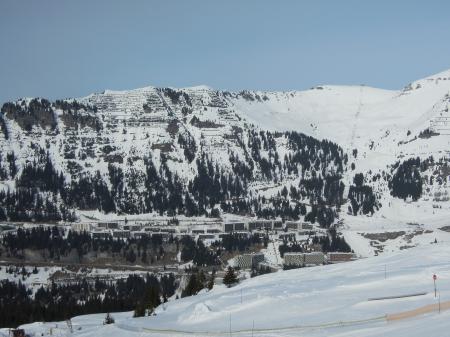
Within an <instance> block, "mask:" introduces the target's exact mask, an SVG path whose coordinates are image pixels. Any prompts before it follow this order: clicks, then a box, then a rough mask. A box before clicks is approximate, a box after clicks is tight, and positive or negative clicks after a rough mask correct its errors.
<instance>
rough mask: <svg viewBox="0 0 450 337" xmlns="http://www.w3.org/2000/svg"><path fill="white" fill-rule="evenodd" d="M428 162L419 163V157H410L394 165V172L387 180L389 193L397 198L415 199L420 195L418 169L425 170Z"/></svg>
mask: <svg viewBox="0 0 450 337" xmlns="http://www.w3.org/2000/svg"><path fill="white" fill-rule="evenodd" d="M427 164H428V162H427V161H426V162H424V163H422V164H421V161H420V158H419V157H417V158H410V159H408V160H405V161H403V162H402V163H400V162H398V163H396V164H395V165H394V169H395V173H394V174H393V176H392V178H391V180H390V181H389V189H390V190H391V194H392V195H393V196H394V197H397V198H402V199H406V198H412V199H413V200H417V199H419V198H420V197H421V196H422V177H421V174H420V171H421V170H423V171H425V170H426V167H427V166H428V165H427Z"/></svg>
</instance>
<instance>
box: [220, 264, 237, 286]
mask: <svg viewBox="0 0 450 337" xmlns="http://www.w3.org/2000/svg"><path fill="white" fill-rule="evenodd" d="M237 282H238V279H237V276H236V273H235V272H234V269H233V268H232V267H228V269H227V272H226V274H225V276H224V277H223V284H225V285H226V286H227V287H228V288H229V287H231V286H232V285H233V284H235V283H237Z"/></svg>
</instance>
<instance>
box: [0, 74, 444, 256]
mask: <svg viewBox="0 0 450 337" xmlns="http://www.w3.org/2000/svg"><path fill="white" fill-rule="evenodd" d="M449 91H450V71H446V72H442V73H439V74H436V75H433V76H430V77H428V78H425V79H422V80H418V81H415V82H413V83H411V84H409V85H407V86H406V87H405V88H404V89H402V90H399V91H388V90H381V89H375V88H370V87H367V86H319V87H315V88H312V89H310V90H306V91H292V92H261V91H242V92H227V91H217V90H214V89H211V88H208V87H205V86H200V87H192V88H183V89H173V88H155V87H145V88H141V89H136V90H127V91H110V90H107V91H105V92H103V93H96V94H91V95H89V96H87V97H83V98H78V99H76V100H75V99H65V100H58V101H55V102H49V101H47V100H45V99H31V98H26V99H21V100H18V101H16V102H12V103H6V104H5V105H4V106H3V108H2V118H1V123H0V126H1V130H2V133H1V134H0V149H1V157H0V159H1V166H0V179H1V180H2V181H1V184H2V187H3V191H4V192H3V193H2V194H1V198H0V199H1V205H2V208H1V210H2V212H1V214H0V218H1V219H9V220H16V221H23V220H27V219H31V220H49V219H56V220H59V219H61V218H67V219H70V218H73V217H74V214H73V213H72V211H73V212H75V216H76V215H79V214H80V212H81V211H93V210H97V213H96V215H97V216H102V214H105V213H107V212H109V213H110V214H111V213H112V214H119V213H122V214H138V213H155V212H159V213H160V214H163V213H165V214H168V215H173V214H185V215H188V216H189V215H202V214H205V212H207V213H210V212H211V211H212V210H213V209H215V208H216V209H219V210H220V212H222V213H239V214H246V215H249V216H265V217H273V216H282V217H285V218H289V217H292V218H298V217H300V218H302V217H304V216H306V217H307V219H310V220H311V219H312V220H318V219H321V220H320V221H322V222H324V225H325V226H328V225H329V224H330V221H331V222H338V221H340V222H341V223H343V225H344V228H346V230H348V231H350V232H352V233H349V234H348V236H349V238H350V239H351V238H354V237H357V238H359V239H361V237H363V236H362V235H360V234H361V233H360V232H361V231H364V232H368V231H388V230H389V228H393V227H394V226H395V225H399V223H400V225H401V226H402V228H403V227H404V226H406V225H407V224H408V223H416V224H417V225H421V224H422V221H423V222H424V225H425V226H431V225H430V223H433V224H434V225H433V226H434V227H433V228H432V229H431V230H432V231H438V228H440V227H442V226H443V225H445V221H444V220H443V219H445V218H446V216H447V214H448V211H447V209H446V206H445V203H443V201H447V200H448V192H449V191H448V187H447V181H448V175H449V173H450V171H449V169H448V164H447V160H448V152H447V151H448V150H447V149H448V145H449V141H450V138H449V134H450V132H449V131H450V115H449V113H448V105H449V101H450V96H449ZM430 156H432V158H430ZM417 157H418V158H419V159H418V161H417V160H416V159H414V160H412V158H417ZM357 173H362V176H361V177H362V179H358V177H356V179H355V175H356V174H357ZM284 187H286V189H285V190H284ZM8 191H9V192H8ZM24 191H27V192H26V193H28V194H27V195H26V196H25V194H23V193H25V192H24ZM20 193H22V194H20ZM35 193H38V195H39V196H40V198H41V199H42V200H37V199H36V197H35V196H34V197H33V195H35ZM38 199H39V198H38ZM410 200H412V201H413V203H409V201H410ZM318 205H320V207H319V206H318ZM19 206H20V207H19ZM399 208H401V209H408V212H405V213H406V214H404V216H403V217H401V218H399V217H398V216H397V214H399V212H398V211H399ZM167 210H169V212H167ZM330 212H331V213H334V214H335V215H337V216H335V215H334V216H332V215H331V213H330ZM308 214H310V216H309V217H308ZM361 214H364V215H371V218H370V219H369V220H367V218H366V217H360V216H356V217H354V215H361ZM402 214H403V213H402ZM318 221H319V220H318ZM366 222H369V224H368V225H367V226H366V227H365V226H363V224H364V223H366ZM380 226H382V228H380ZM389 226H391V227H389ZM355 228H358V231H359V232H358V235H356V234H355V233H354V232H353V230H354V229H355ZM427 228H428V227H427ZM439 234H442V233H440V232H439ZM433 235H435V234H433ZM353 241H354V242H353V244H354V245H355V246H360V242H359V241H358V240H353ZM372 241H373V240H372ZM367 243H368V239H364V244H363V246H364V245H365V247H367ZM379 244H381V243H380V242H379ZM407 245H408V244H405V242H399V243H396V245H395V249H398V248H399V247H401V246H407ZM409 245H414V242H413V243H411V242H410V243H409ZM375 250H376V249H372V250H369V251H368V252H366V253H367V254H371V253H374V251H375ZM361 251H364V249H361Z"/></svg>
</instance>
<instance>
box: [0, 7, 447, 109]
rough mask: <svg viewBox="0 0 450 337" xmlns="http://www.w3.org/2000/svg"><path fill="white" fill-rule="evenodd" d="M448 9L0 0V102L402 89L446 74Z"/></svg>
mask: <svg viewBox="0 0 450 337" xmlns="http://www.w3.org/2000/svg"><path fill="white" fill-rule="evenodd" d="M449 15H450V1H433V0H428V1H414V0H409V1H407V0H405V1H393V0H390V1H381V0H376V1H362V0H355V1H345V0H343V1H332V0H329V1H320V0H319V1H300V0H297V1H288V0H285V1H275V0H273V1H262V0H259V1H256V0H255V1H250V0H245V1H244V0H237V1H231V0H227V1H213V0H205V1H188V0H179V1H170V0H160V1H151V0H149V1H138V0H133V1H125V0H124V1H114V0H108V1H95V0H86V1H84V0H76V1H75V0H74V1H61V0H55V1H47V0H39V1H37V0H30V1H22V0H1V1H0V46H1V49H0V102H4V101H6V100H11V99H16V98H18V97H24V96H42V97H49V98H52V99H54V98H63V97H79V96H83V95H87V94H89V93H91V92H98V91H102V90H104V89H131V88H137V87H142V86H146V85H155V86H174V87H183V86H192V85H199V84H207V85H209V86H211V87H214V88H217V89H228V90H240V89H261V90H291V89H306V88H309V87H311V86H314V85H318V84H361V83H364V84H367V85H372V86H377V87H383V88H395V89H396V88H401V87H403V86H404V85H405V84H407V83H408V82H409V81H412V80H415V79H418V78H421V77H424V76H426V75H429V74H433V73H436V72H439V71H442V70H445V69H448V68H450V43H449V42H450V40H449V35H448V34H449V32H450V19H449V17H450V16H449Z"/></svg>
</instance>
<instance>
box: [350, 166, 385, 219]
mask: <svg viewBox="0 0 450 337" xmlns="http://www.w3.org/2000/svg"><path fill="white" fill-rule="evenodd" d="M348 199H349V200H350V205H349V209H348V211H349V213H350V214H353V215H357V214H360V213H362V214H369V213H370V214H373V213H374V212H375V210H377V209H378V207H379V205H378V202H377V199H376V197H375V194H374V192H373V189H372V187H371V186H369V185H366V184H364V174H362V173H357V174H355V176H354V178H353V185H351V186H350V189H349V191H348Z"/></svg>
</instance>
